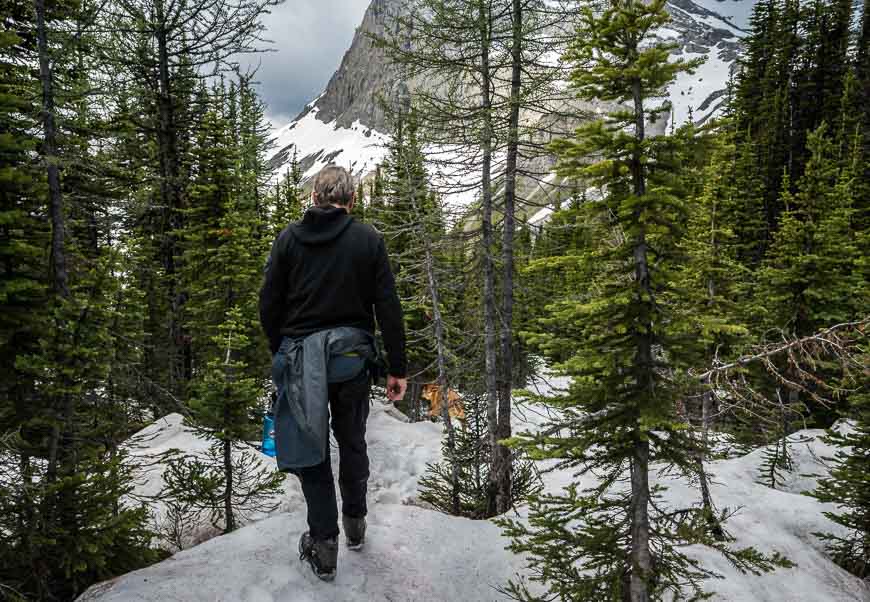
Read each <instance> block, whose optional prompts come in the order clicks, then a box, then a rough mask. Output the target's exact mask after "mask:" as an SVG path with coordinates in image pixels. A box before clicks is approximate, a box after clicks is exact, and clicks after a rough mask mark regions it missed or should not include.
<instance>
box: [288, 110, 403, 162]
mask: <svg viewBox="0 0 870 602" xmlns="http://www.w3.org/2000/svg"><path fill="white" fill-rule="evenodd" d="M314 102H317V101H316V99H315V101H314ZM313 104H314V103H311V104H310V105H309V107H310V108H309V110H308V112H307V113H305V114H304V115H303V116H302V117H301V118H300V119H298V120H297V121H294V122H292V123H290V124H288V125H286V126H284V127H283V128H281V129H279V130H277V131H276V132H275V134H274V138H275V149H276V152H278V151H281V150H284V149H286V148H287V147H289V146H291V145H293V146H295V147H296V150H297V152H298V158H299V161H300V162H301V161H302V160H303V159H305V158H307V157H310V156H314V157H315V160H314V163H313V165H311V167H309V168H308V169H307V170H306V171H305V173H304V174H303V178H310V177H311V176H313V175H315V174H316V173H317V172H318V171H320V170H321V169H323V168H324V167H325V166H326V165H328V164H329V163H335V164H337V165H340V166H342V167H346V168H348V169H349V170H350V171H351V172H352V173H353V174H355V175H357V176H361V175H365V174H366V173H368V172H370V171H373V170H374V168H375V166H376V165H378V164H379V163H381V162H382V161H383V160H384V158H385V157H386V154H387V150H386V146H385V143H386V140H387V137H386V136H385V135H384V134H381V133H380V132H378V131H376V130H373V129H371V128H369V127H367V126H365V125H363V124H362V123H360V122H359V121H355V122H354V123H353V124H352V125H351V127H350V128H343V127H339V126H338V125H337V124H336V123H335V122H334V121H333V122H330V123H325V122H323V121H321V120H320V119H318V118H317V113H318V111H319V109H318V108H317V107H316V106H313ZM290 155H292V151H290ZM286 167H287V166H285V168H286Z"/></svg>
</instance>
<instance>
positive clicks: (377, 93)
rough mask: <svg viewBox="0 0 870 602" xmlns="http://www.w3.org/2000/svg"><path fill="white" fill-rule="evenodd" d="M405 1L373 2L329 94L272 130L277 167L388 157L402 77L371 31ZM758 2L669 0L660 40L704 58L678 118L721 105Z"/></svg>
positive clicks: (378, 31)
mask: <svg viewBox="0 0 870 602" xmlns="http://www.w3.org/2000/svg"><path fill="white" fill-rule="evenodd" d="M404 1H405V0H373V1H372V3H371V5H370V6H369V8H368V9H367V10H366V13H365V16H364V17H363V21H362V23H361V24H360V26H359V27H358V28H357V30H356V34H355V35H354V38H353V42H352V43H351V45H350V48H349V49H348V50H347V52H346V53H345V55H344V58H343V59H342V61H341V65H340V66H339V67H338V70H337V71H336V72H335V74H333V76H332V78H331V79H330V81H329V83H328V84H327V86H326V89H325V90H324V92H323V93H322V94H321V95H320V96H318V97H317V98H316V99H314V100H313V101H312V102H311V103H309V104H308V105H307V106H306V107H305V109H304V110H303V111H302V113H301V114H300V115H299V116H298V117H296V119H294V120H293V121H292V122H291V123H290V124H289V125H287V126H285V127H283V128H281V129H279V130H277V131H276V132H275V133H274V137H275V140H276V148H277V151H276V153H275V155H274V156H273V158H272V162H273V165H274V166H275V167H276V168H277V169H278V170H279V172H283V171H284V170H286V166H287V164H288V162H289V161H290V159H291V157H292V155H293V152H294V150H295V151H296V152H297V153H298V157H299V160H300V163H301V165H302V168H303V171H304V173H305V177H306V178H307V177H310V176H312V175H314V174H315V173H317V171H319V170H320V169H321V168H322V167H323V166H324V165H326V164H328V163H330V162H334V163H336V164H338V165H342V166H345V167H348V168H350V169H351V170H352V171H353V173H354V174H355V175H356V176H363V175H365V174H367V173H369V172H370V171H372V170H373V169H374V167H375V165H377V164H378V163H379V162H380V161H382V160H383V158H384V156H385V150H384V149H383V148H382V145H383V143H384V141H385V133H384V132H385V131H386V127H385V117H384V113H383V111H382V110H381V109H380V107H379V104H378V98H379V97H386V98H390V97H392V95H394V94H395V92H396V90H397V89H398V88H399V86H401V85H402V82H401V81H400V79H399V76H398V74H397V73H396V70H395V69H393V68H391V66H390V64H389V61H387V59H386V57H385V56H384V55H383V53H382V52H380V51H379V50H378V49H376V48H373V46H372V42H371V39H370V38H369V37H368V36H369V34H370V33H371V34H375V35H383V34H384V33H385V31H386V30H387V27H388V26H389V15H390V14H391V13H392V11H394V10H396V9H397V8H398V7H399V6H400V4H401V3H402V2H404ZM754 3H755V0H669V1H668V11H669V12H670V14H671V16H672V22H671V23H670V25H669V27H668V28H667V29H663V30H661V32H660V35H661V37H663V38H664V39H668V40H671V41H674V42H675V43H676V44H677V45H678V48H677V49H676V50H675V51H674V55H675V56H681V57H686V58H697V57H703V58H705V59H706V63H705V64H704V65H703V66H702V67H700V68H699V69H698V70H697V72H696V73H695V74H693V75H689V74H681V75H680V77H679V79H678V80H677V81H676V83H675V84H674V85H673V86H672V88H671V90H670V99H671V101H672V104H673V106H674V115H673V116H672V118H673V120H674V122H675V123H677V124H680V123H684V122H685V121H686V120H687V119H688V118H689V116H690V115H691V116H692V118H693V119H694V121H695V122H696V123H702V122H704V121H706V120H708V119H709V118H710V117H711V116H712V115H713V114H715V113H716V111H717V110H719V109H720V108H721V106H722V104H723V101H724V98H723V97H724V94H725V88H726V84H727V82H728V80H729V77H730V74H731V71H732V69H733V68H734V64H735V59H736V58H737V56H738V53H739V50H740V39H741V37H742V36H743V35H744V33H745V32H746V31H747V29H748V22H749V17H750V15H751V14H752V8H753V6H754ZM669 121H670V120H667V121H663V123H668V122H669Z"/></svg>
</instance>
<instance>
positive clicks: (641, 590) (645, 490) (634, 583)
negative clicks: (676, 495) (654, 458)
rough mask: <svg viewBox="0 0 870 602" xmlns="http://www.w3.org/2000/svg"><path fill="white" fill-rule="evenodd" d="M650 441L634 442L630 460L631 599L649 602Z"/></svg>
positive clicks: (650, 559)
mask: <svg viewBox="0 0 870 602" xmlns="http://www.w3.org/2000/svg"><path fill="white" fill-rule="evenodd" d="M649 501H650V499H649V443H648V442H647V441H638V442H636V443H635V448H634V455H633V457H632V459H631V585H630V595H631V602H649V599H650V596H649V578H650V576H651V572H652V554H651V553H650V549H649Z"/></svg>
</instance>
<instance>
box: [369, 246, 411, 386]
mask: <svg viewBox="0 0 870 602" xmlns="http://www.w3.org/2000/svg"><path fill="white" fill-rule="evenodd" d="M375 261H376V263H375V314H376V316H377V319H378V325H379V326H380V327H381V333H382V334H383V337H384V347H386V348H387V360H388V362H389V364H390V366H389V373H390V374H391V375H392V376H396V377H399V378H404V377H405V376H406V375H407V373H408V360H407V358H406V356H405V320H404V317H403V315H402V304H401V302H400V301H399V294H398V293H397V292H396V281H395V278H394V277H393V271H392V269H390V260H389V258H388V257H387V247H386V245H385V244H384V239H383V238H382V237H379V240H378V250H377V257H376V260H375Z"/></svg>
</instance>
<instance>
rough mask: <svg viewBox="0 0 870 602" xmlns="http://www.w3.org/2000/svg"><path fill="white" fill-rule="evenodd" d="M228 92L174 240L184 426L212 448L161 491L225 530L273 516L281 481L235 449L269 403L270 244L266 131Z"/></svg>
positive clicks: (188, 459)
mask: <svg viewBox="0 0 870 602" xmlns="http://www.w3.org/2000/svg"><path fill="white" fill-rule="evenodd" d="M243 81H244V80H243ZM233 91H234V88H233V87H230V88H229V91H227V90H226V89H225V87H224V86H223V85H220V86H219V87H215V88H214V90H213V91H212V93H211V107H210V108H209V110H208V112H207V113H206V115H205V117H204V119H203V122H202V125H201V129H200V133H199V143H198V144H197V147H196V149H197V154H196V156H195V159H194V166H195V171H194V173H195V177H194V180H193V183H192V186H191V188H190V190H189V192H188V194H187V198H188V202H189V208H188V210H187V212H186V216H185V217H186V219H185V222H186V229H185V230H184V231H183V232H182V233H181V236H180V239H181V240H182V241H183V244H184V248H185V257H186V261H187V272H186V282H185V287H186V288H187V290H188V291H189V295H190V297H189V299H188V301H187V303H186V308H187V311H188V312H189V318H188V323H189V325H190V332H191V334H192V341H191V347H192V349H193V350H194V351H195V353H194V356H193V357H194V361H195V363H194V365H193V367H192V372H193V379H192V382H191V395H190V399H189V405H190V408H191V411H192V419H191V420H190V424H191V426H192V427H193V428H194V429H195V430H197V431H198V432H200V433H201V434H203V435H204V436H205V437H207V438H208V439H209V440H210V441H211V442H212V446H211V448H210V450H209V452H208V453H207V454H204V455H193V456H179V457H176V458H173V459H172V460H171V461H170V469H169V473H168V474H169V476H168V477H167V488H166V491H165V494H166V496H167V497H168V498H170V499H172V500H173V501H174V502H175V503H177V504H180V505H182V506H184V507H187V508H189V509H190V511H191V512H193V513H194V515H195V516H203V515H206V516H208V518H209V520H210V521H211V523H212V524H213V525H215V526H218V527H220V528H222V529H223V530H224V531H225V532H229V531H232V530H234V529H236V528H237V527H238V526H239V524H240V523H241V521H243V520H244V519H246V518H249V517H250V516H251V515H252V514H254V513H257V512H265V511H269V510H272V509H274V508H275V507H276V506H277V502H276V501H275V496H276V494H277V492H278V491H279V490H280V485H281V482H282V480H283V475H281V474H280V473H274V474H270V471H268V470H267V469H266V468H264V467H261V466H258V465H257V463H256V461H255V460H254V459H253V458H252V455H251V453H252V452H251V451H250V450H248V451H246V452H243V451H242V450H243V449H244V447H246V446H245V444H244V442H246V441H249V440H251V439H253V438H255V437H256V434H257V432H258V427H259V424H260V422H259V420H260V418H261V416H262V405H263V400H264V399H265V398H266V397H267V395H266V392H265V390H264V386H265V383H264V380H263V378H262V374H264V373H265V372H266V369H267V366H266V359H267V358H268V353H267V352H266V350H265V349H264V347H263V339H262V337H261V336H260V332H259V327H258V324H257V320H256V316H257V310H256V307H257V291H258V290H259V286H260V279H261V269H262V258H263V256H265V254H266V245H268V243H269V241H268V240H266V239H265V238H264V237H263V236H262V234H263V228H264V227H265V226H266V222H265V221H264V218H263V214H262V210H261V207H260V201H261V199H264V198H265V195H261V194H260V189H259V182H260V181H261V180H262V179H263V178H262V175H263V174H264V173H266V165H265V158H264V155H263V153H261V152H259V151H258V150H257V149H261V148H265V145H264V144H263V141H264V140H265V132H264V131H263V129H262V127H261V124H262V122H261V121H259V122H258V121H257V120H256V119H254V120H253V121H248V122H247V123H246V122H245V121H244V120H242V121H241V123H240V120H239V119H238V117H237V115H236V114H234V111H233V106H234V103H235V99H234V92H233ZM241 93H242V95H243V98H244V95H245V94H248V93H250V92H249V91H246V89H245V87H244V85H243V86H242V87H241ZM255 101H256V99H249V101H247V104H251V103H254V102H255ZM243 104H245V103H243ZM255 116H256V114H255ZM249 119H250V116H249V117H246V118H245V120H249ZM237 128H238V129H237ZM236 132H238V135H237V134H236ZM227 266H232V269H231V270H229V269H227Z"/></svg>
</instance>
